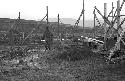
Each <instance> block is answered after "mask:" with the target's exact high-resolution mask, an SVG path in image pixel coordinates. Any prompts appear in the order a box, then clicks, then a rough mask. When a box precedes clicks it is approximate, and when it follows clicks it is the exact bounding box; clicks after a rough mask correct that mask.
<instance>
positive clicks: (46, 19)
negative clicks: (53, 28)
mask: <svg viewBox="0 0 125 81" xmlns="http://www.w3.org/2000/svg"><path fill="white" fill-rule="evenodd" d="M46 8H47V14H46V16H47V19H46V20H47V25H48V22H49V21H48V6H47V7H46Z"/></svg>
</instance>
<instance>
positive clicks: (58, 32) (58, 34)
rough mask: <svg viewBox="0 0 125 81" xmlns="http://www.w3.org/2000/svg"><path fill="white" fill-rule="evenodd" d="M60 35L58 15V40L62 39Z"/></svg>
mask: <svg viewBox="0 0 125 81" xmlns="http://www.w3.org/2000/svg"><path fill="white" fill-rule="evenodd" d="M59 35H60V33H59V14H58V38H60V36H59Z"/></svg>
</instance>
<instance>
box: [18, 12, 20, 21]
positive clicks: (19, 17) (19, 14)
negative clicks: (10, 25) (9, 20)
mask: <svg viewBox="0 0 125 81" xmlns="http://www.w3.org/2000/svg"><path fill="white" fill-rule="evenodd" d="M18 18H19V20H20V12H19V17H18Z"/></svg>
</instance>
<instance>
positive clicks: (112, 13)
mask: <svg viewBox="0 0 125 81" xmlns="http://www.w3.org/2000/svg"><path fill="white" fill-rule="evenodd" d="M113 9H114V7H113V2H112V22H113V14H114V13H113Z"/></svg>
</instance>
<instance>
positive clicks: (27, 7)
mask: <svg viewBox="0 0 125 81" xmlns="http://www.w3.org/2000/svg"><path fill="white" fill-rule="evenodd" d="M122 1H123V0H120V2H122ZM112 2H114V6H115V7H116V2H117V0H85V19H86V20H91V19H93V8H94V6H97V8H98V9H99V10H100V11H101V12H102V13H103V6H104V3H107V7H108V12H109V11H110V10H111V4H112ZM82 4H83V0H0V18H4V17H5V18H17V17H18V12H21V18H23V19H35V20H37V19H42V18H43V17H44V16H45V14H46V6H48V7H49V18H56V17H57V14H58V13H59V14H60V17H61V18H75V19H77V18H78V17H79V15H80V12H81V10H82V7H83V5H82ZM124 6H125V5H124ZM124 8H125V7H124ZM121 13H123V14H125V10H123V11H122V12H121Z"/></svg>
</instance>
